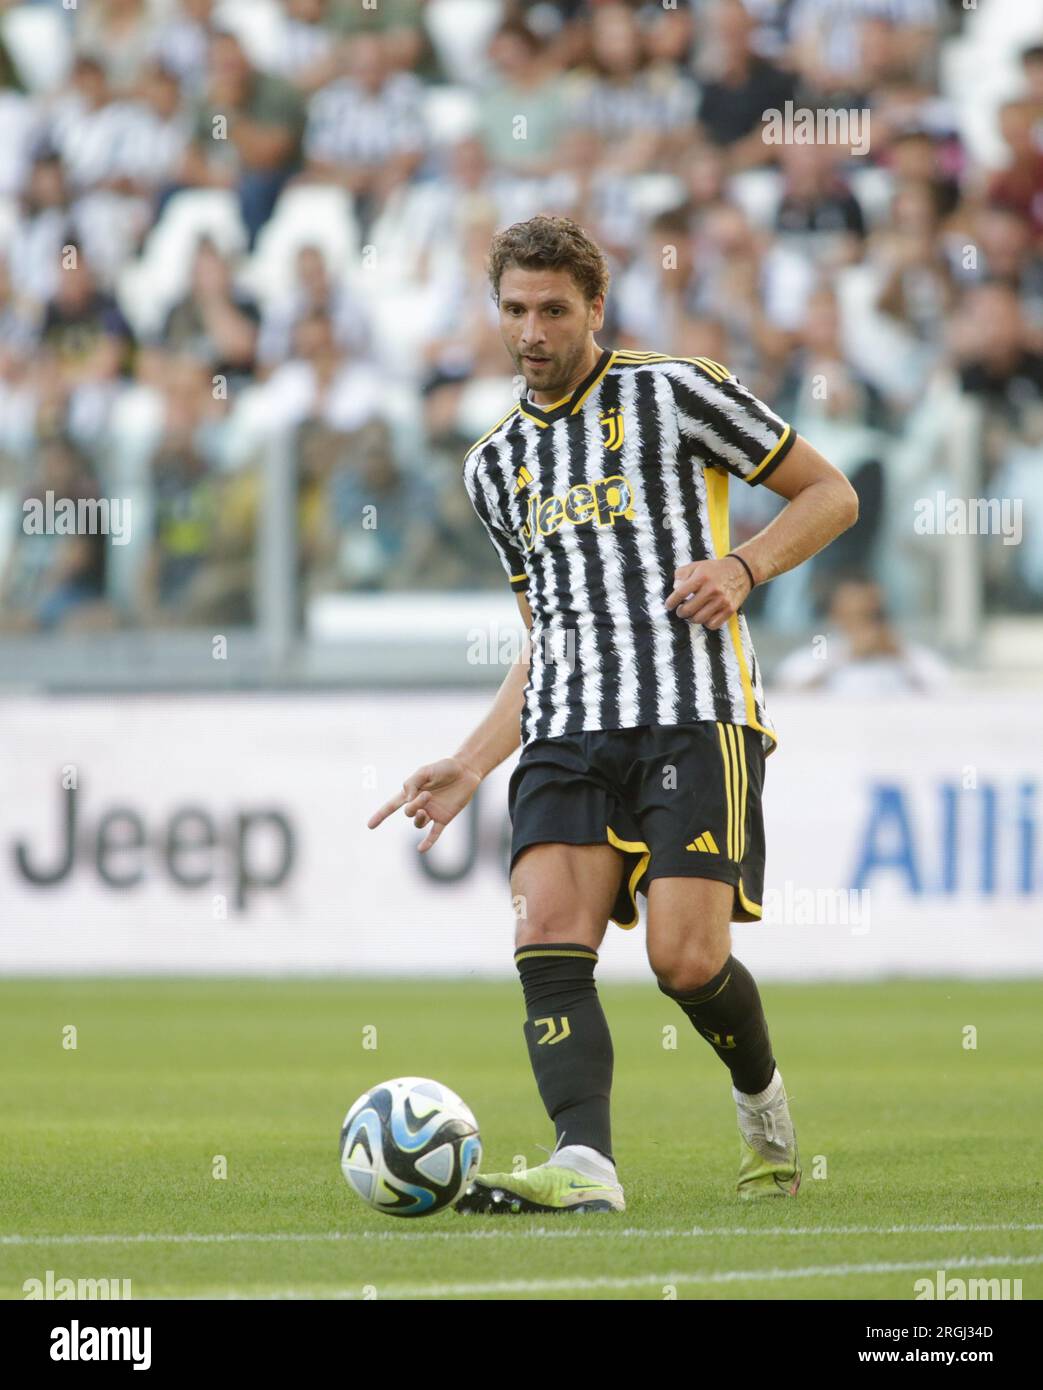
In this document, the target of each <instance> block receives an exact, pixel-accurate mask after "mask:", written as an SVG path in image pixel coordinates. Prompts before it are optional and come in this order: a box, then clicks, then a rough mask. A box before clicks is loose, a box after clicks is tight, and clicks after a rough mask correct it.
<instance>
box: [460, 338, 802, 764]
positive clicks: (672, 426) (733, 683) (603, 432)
mask: <svg viewBox="0 0 1043 1390" xmlns="http://www.w3.org/2000/svg"><path fill="white" fill-rule="evenodd" d="M795 437H796V436H795V434H794V432H793V430H792V428H791V427H790V426H789V425H787V424H786V423H785V422H784V421H783V420H781V419H779V417H778V416H777V415H776V414H775V413H774V412H773V411H771V410H770V409H769V408H768V407H767V406H766V405H764V404H763V402H761V401H759V400H758V399H757V398H756V397H755V396H753V395H752V394H751V393H750V392H749V391H747V389H746V388H745V387H744V386H743V385H741V383H740V382H738V381H737V380H736V379H735V377H733V376H732V375H731V373H730V372H729V371H728V370H727V368H726V367H722V366H721V365H720V364H719V363H717V362H713V361H711V360H710V359H708V358H687V357H670V356H667V355H665V354H662V353H653V352H628V351H616V352H611V351H609V350H608V349H606V350H605V351H603V352H602V353H601V356H600V358H599V359H598V362H597V365H596V366H595V368H594V370H593V371H592V372H591V373H590V375H589V376H588V377H587V378H586V380H584V381H582V382H580V384H579V385H578V386H577V387H576V389H575V390H574V391H573V392H572V393H571V394H570V395H569V396H568V397H566V398H564V399H562V400H560V401H557V402H555V403H554V404H553V405H549V406H542V407H541V406H538V405H536V404H534V403H533V402H532V401H531V400H528V399H524V400H520V401H518V402H517V403H516V404H515V405H514V407H513V408H512V409H511V410H510V411H509V412H508V413H507V414H506V415H505V416H504V417H503V419H502V420H501V421H500V422H499V423H498V424H497V425H495V426H494V427H493V429H491V430H490V431H489V432H488V434H486V435H483V437H482V438H481V439H479V440H478V442H477V443H476V444H474V445H472V446H471V448H470V449H469V450H468V452H467V454H466V455H465V456H464V464H463V477H464V484H465V486H466V488H467V492H468V495H469V496H470V498H471V502H472V504H473V506H474V508H475V511H476V512H477V513H478V515H479V517H480V518H481V520H482V522H483V523H484V524H485V527H486V529H487V530H488V532H489V535H490V537H491V539H492V542H493V545H494V546H495V547H496V550H497V552H498V554H499V556H500V560H501V562H502V563H503V566H504V569H505V570H506V571H507V574H508V575H509V576H510V582H511V587H512V588H514V589H520V590H524V591H525V593H526V596H527V599H528V602H529V607H530V609H531V612H532V619H533V621H532V634H531V655H530V664H529V682H528V685H527V687H526V691H525V702H524V706H523V709H522V718H521V741H522V746H523V747H524V746H525V745H526V744H527V743H529V742H530V741H531V740H532V739H535V738H554V737H556V736H558V735H561V734H567V733H576V732H578V731H580V730H589V729H605V730H608V729H627V728H633V727H636V726H638V725H643V724H680V723H687V722H690V721H692V720H704V719H709V720H721V721H723V722H726V723H733V724H748V725H750V726H751V727H752V728H754V729H758V730H759V731H760V733H761V734H762V737H763V743H764V748H765V752H766V753H771V752H772V751H773V750H774V748H775V745H776V742H777V739H776V735H775V730H774V726H773V725H772V723H771V721H770V719H769V717H768V713H767V710H766V708H765V704H764V691H763V687H762V684H761V674H760V668H759V666H758V663H757V657H756V655H755V653H754V650H753V643H752V642H751V640H750V634H749V630H748V628H747V624H746V619H745V617H744V616H743V615H742V614H741V613H740V614H736V615H734V616H733V617H732V618H731V619H730V620H729V622H728V623H727V624H726V625H725V626H724V627H723V628H720V629H719V630H718V631H716V632H713V631H710V630H708V629H707V628H704V627H702V626H700V625H698V624H695V623H692V622H689V621H687V620H685V619H684V618H678V617H677V616H676V614H675V613H673V612H670V611H668V610H667V608H666V599H667V597H668V595H669V594H670V592H671V591H672V589H673V587H674V571H675V569H677V568H678V567H679V566H680V565H684V564H688V563H689V562H691V561H693V560H707V559H712V558H714V557H715V556H721V555H725V554H727V552H728V550H729V548H730V542H729V539H728V479H729V474H734V475H735V476H736V477H738V478H741V479H742V480H743V481H744V482H746V483H759V482H762V481H763V480H764V479H765V478H766V477H768V475H769V474H770V473H771V472H772V470H773V469H774V468H776V467H777V466H778V464H779V463H780V462H781V461H782V459H783V458H784V457H785V456H786V454H787V453H788V452H789V450H790V448H791V447H792V445H793V442H794V439H795Z"/></svg>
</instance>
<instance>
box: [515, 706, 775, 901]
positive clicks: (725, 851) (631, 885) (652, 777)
mask: <svg viewBox="0 0 1043 1390" xmlns="http://www.w3.org/2000/svg"><path fill="white" fill-rule="evenodd" d="M763 788H764V746H763V744H762V742H761V735H760V734H759V733H758V731H757V730H756V729H751V728H749V727H748V726H747V725H745V724H724V723H721V722H719V721H715V720H712V719H711V720H702V721H700V722H698V723H689V724H646V725H642V726H641V727H639V728H635V729H611V730H594V731H591V732H584V733H576V734H563V735H561V736H560V737H558V738H538V739H533V740H532V742H531V743H529V744H527V745H526V747H525V748H524V749H523V750H522V755H521V757H520V758H519V759H518V765H517V766H516V767H515V769H514V772H513V773H512V774H511V781H510V788H509V790H508V793H507V810H508V814H509V815H510V818H511V868H512V869H513V868H514V865H515V861H516V860H517V858H518V856H519V855H520V854H521V852H522V850H524V849H528V847H529V846H530V845H537V844H546V843H548V842H551V843H557V844H566V845H594V844H604V843H606V842H607V843H609V844H612V845H615V846H616V848H617V849H619V850H621V851H622V852H623V855H624V857H625V860H626V864H625V869H624V873H623V879H622V883H621V885H620V890H619V895H618V897H617V898H616V902H615V904H614V906H613V909H612V912H611V914H610V916H611V919H612V921H613V922H616V923H617V924H618V925H619V926H621V927H633V926H636V925H637V920H638V909H637V894H638V893H644V894H646V895H647V893H648V885H649V883H650V882H651V881H652V879H654V878H715V879H720V880H721V881H722V882H724V883H731V884H732V885H734V888H735V897H734V902H733V908H732V921H733V922H755V921H757V920H758V919H759V918H760V915H761V900H762V896H763V887H764V823H763V821H762V818H761V794H762V791H763Z"/></svg>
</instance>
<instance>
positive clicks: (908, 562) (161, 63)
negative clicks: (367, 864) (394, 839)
mask: <svg viewBox="0 0 1043 1390" xmlns="http://www.w3.org/2000/svg"><path fill="white" fill-rule="evenodd" d="M0 8H2V13H0V129H2V130H3V133H4V138H3V141H2V144H0V586H2V587H0V623H2V624H3V625H4V626H5V627H6V628H7V629H8V630H11V629H15V630H18V631H22V632H27V631H53V630H58V629H60V630H63V631H67V630H71V629H78V630H84V629H111V628H114V627H124V626H134V625H136V624H137V625H148V626H150V627H164V626H180V625H189V624H202V623H206V624H212V623H221V624H228V623H236V622H250V621H251V620H252V618H253V616H254V590H255V573H256V567H257V565H258V564H263V563H264V556H263V553H262V552H261V546H262V541H261V535H262V527H261V512H262V494H263V490H264V487H265V479H266V477H267V476H270V474H266V472H265V468H264V465H263V460H264V457H265V451H266V450H268V449H270V448H271V447H272V441H273V440H285V441H288V447H287V448H286V449H285V451H284V453H283V454H282V455H281V457H282V458H283V459H284V464H283V466H285V467H291V468H293V469H294V470H295V475H296V478H295V492H294V495H295V496H296V499H297V548H298V580H299V585H300V589H301V593H302V595H303V596H304V600H305V602H306V601H307V598H308V596H311V595H315V594H328V593H331V592H336V591H374V590H393V589H400V590H408V589H413V588H423V589H425V590H436V591H437V590H445V591H453V590H467V589H470V588H476V587H490V588H500V587H502V586H503V575H502V572H501V570H500V567H499V563H498V561H497V560H496V557H495V555H494V554H493V552H492V550H491V548H490V546H489V544H488V541H487V538H486V536H485V534H484V532H483V531H482V528H481V527H480V525H479V524H478V522H477V521H476V519H475V518H474V517H473V515H472V514H471V510H470V506H469V504H468V501H467V498H466V496H465V493H464V490H463V487H462V485H461V482H460V463H461V459H462V455H463V452H464V451H465V450H466V449H467V447H468V446H469V445H470V444H471V443H473V442H474V440H475V439H477V438H478V437H479V436H480V435H481V434H483V433H484V432H485V430H486V429H488V428H489V427H490V426H491V425H492V424H493V423H494V422H495V421H496V420H497V419H499V418H500V416H501V415H502V414H503V413H504V411H505V410H506V409H507V408H508V407H509V405H510V401H511V398H512V394H511V393H512V381H511V377H510V363H509V359H508V358H507V356H506V353H505V351H504V349H503V346H502V343H501V341H500V337H499V333H498V329H497V315H496V309H495V306H494V304H493V303H492V301H491V299H490V294H489V287H488V284H487V281H486V277H485V272H484V259H485V254H486V250H487V247H488V243H489V240H490V237H491V236H492V234H493V232H494V231H495V230H496V229H497V228H499V227H501V226H503V225H506V224H508V223H510V222H513V221H517V220H520V219H523V218H526V217H529V216H531V215H533V214H534V213H537V212H560V213H566V214H568V215H570V216H572V217H574V218H576V219H577V220H578V221H580V222H581V223H582V224H583V225H584V226H585V227H586V229H587V230H588V231H589V232H591V233H592V234H593V235H594V236H595V237H596V238H597V239H598V240H599V242H600V243H601V244H602V246H603V247H604V248H605V250H606V253H607V254H608V256H609V258H610V265H611V269H612V276H613V280H612V286H611V289H610V295H609V301H608V312H607V319H606V325H605V330H604V332H603V333H602V334H600V335H599V338H600V341H601V343H602V345H603V346H609V347H636V348H640V349H652V350H657V351H669V352H674V353H678V354H684V355H704V356H708V357H712V358H715V359H718V360H720V361H722V362H724V363H726V364H727V365H728V366H729V367H730V368H731V369H732V370H733V371H734V372H735V373H736V375H738V376H739V377H740V378H741V379H742V380H743V381H744V382H745V383H746V384H747V385H748V386H749V387H750V388H751V389H752V390H754V391H755V392H756V393H757V394H758V395H760V396H762V397H764V398H765V399H766V400H768V401H769V402H771V403H772V404H773V406H774V407H775V408H776V409H777V410H778V411H779V412H780V413H781V414H783V415H784V416H785V417H786V418H788V419H789V420H791V421H792V423H793V425H794V427H795V428H796V429H797V430H798V431H800V432H801V433H802V434H804V435H806V436H807V437H808V438H809V439H810V440H811V441H812V442H813V443H814V444H815V445H816V446H817V447H818V448H819V449H820V450H821V451H822V452H823V453H824V454H825V455H826V456H827V457H828V458H829V459H830V460H831V461H832V462H834V463H835V464H836V465H837V466H838V467H840V468H841V469H843V470H844V472H845V473H846V474H847V475H848V476H849V477H850V478H851V480H852V482H853V483H854V485H855V486H856V488H857V490H858V492H859V494H860V497H861V517H860V521H859V523H858V525H857V526H856V527H855V528H854V529H853V530H852V531H850V532H848V533H847V534H846V535H845V536H844V537H842V538H841V539H840V540H839V541H838V542H837V543H836V544H835V545H834V546H832V547H831V548H829V550H828V551H827V552H825V553H824V554H823V555H822V556H820V557H817V558H816V560H815V561H814V562H813V563H812V564H810V565H809V566H806V567H804V571H803V572H802V573H800V575H799V576H786V577H785V581H781V580H780V581H776V583H775V584H773V585H770V586H765V588H764V589H763V590H761V589H758V590H757V591H755V594H754V596H753V599H752V600H751V603H750V608H751V610H752V611H754V612H755V613H757V612H758V611H759V612H760V616H761V617H762V619H763V621H764V622H766V623H769V624H772V625H774V626H775V627H776V628H777V629H778V630H779V631H781V632H793V633H796V632H798V631H801V630H803V629H806V627H807V625H808V624H809V623H811V622H813V621H814V619H815V618H816V616H818V615H819V614H821V613H822V612H823V611H824V606H825V605H827V604H828V603H830V602H831V597H835V595H836V593H837V590H838V587H839V585H840V583H841V582H842V581H845V580H846V581H847V582H848V583H850V582H851V579H852V577H854V578H855V579H859V578H861V579H863V580H875V581H877V583H878V584H879V585H880V586H881V588H880V590H879V591H872V592H875V593H877V597H876V598H872V599H871V605H873V604H876V605H878V604H879V593H881V592H882V593H883V594H886V595H887V597H888V599H889V600H890V602H891V603H892V604H893V605H899V606H901V608H902V610H903V611H905V612H922V613H929V612H930V611H931V606H932V604H933V603H935V602H936V600H937V595H936V593H935V592H934V582H935V580H934V570H933V569H932V567H931V565H930V564H929V563H928V564H926V566H925V564H924V563H923V558H922V557H923V552H924V551H925V549H926V550H927V551H929V549H930V547H929V545H926V546H925V543H924V541H923V538H917V537H916V536H915V535H914V532H913V522H912V517H913V503H914V501H915V499H917V498H920V497H924V496H928V497H931V496H934V495H935V492H936V491H937V490H938V489H944V488H946V486H947V485H949V486H950V487H951V486H952V485H953V475H952V474H951V473H950V472H949V470H948V461H949V458H950V455H951V451H952V449H953V447H954V440H953V421H954V420H964V419H970V420H972V421H973V422H974V428H975V430H976V431H978V436H980V440H979V437H977V436H976V439H975V441H974V444H973V457H974V459H975V470H976V477H975V478H974V479H973V480H972V484H971V486H972V487H973V488H974V489H977V492H976V493H973V492H972V495H979V496H984V497H1011V498H1013V497H1016V498H1021V499H1024V517H1025V521H1024V538H1023V540H1022V542H1021V544H1020V545H1012V546H1003V545H1001V544H997V545H992V546H990V547H989V550H988V555H989V559H988V563H987V565H986V569H985V573H984V576H983V583H984V585H985V600H986V606H987V608H988V609H989V610H991V611H994V612H996V611H1001V612H1028V611H1032V610H1038V609H1039V607H1040V604H1041V600H1043V529H1041V526H1040V519H1041V518H1043V258H1041V248H1043V23H1040V22H1039V21H1040V20H1041V19H1043V15H1041V14H1040V12H1039V6H1038V5H1037V4H1036V3H1035V0H1033V2H1032V3H1027V4H1025V5H1021V4H1020V3H1019V4H1013V3H1010V0H980V3H978V4H977V5H971V6H965V5H964V4H963V3H962V0H955V3H944V0H745V3H742V0H705V2H700V0H692V3H686V0H676V4H675V3H672V2H671V0H662V3H651V2H647V3H635V4H628V3H621V0H607V2H606V3H595V0H540V3H537V4H526V3H523V0H79V2H78V3H77V4H73V5H71V6H69V7H68V8H66V7H64V6H63V4H62V3H61V0H53V2H52V0H44V2H43V3H35V4H33V3H21V4H11V3H7V4H3V3H2V0H0ZM1032 12H1035V14H1034V17H1033V14H1032ZM787 102H793V103H794V109H797V108H816V109H818V108H832V109H834V110H853V111H863V112H868V113H869V118H870V127H869V129H870V140H869V146H868V150H867V152H865V153H863V154H856V153H853V152H852V149H851V148H850V146H845V145H844V144H841V143H812V144H801V143H796V142H794V143H788V144H770V143H767V142H766V141H765V139H764V137H763V124H764V113H765V111H766V110H769V109H777V110H779V111H784V110H785V109H786V103H787ZM853 143H854V142H853V141H852V144H853ZM968 402H969V403H970V404H971V405H972V406H973V407H974V409H973V412H972V413H971V415H969V416H967V415H960V414H959V412H958V411H957V409H956V406H957V404H964V405H965V404H967V403H968ZM957 442H958V441H957ZM962 486H964V487H965V486H966V479H964V483H963V485H962ZM48 490H53V491H54V493H55V495H56V496H60V497H69V498H89V497H102V496H105V497H126V498H129V499H131V500H132V502H133V508H134V510H133V517H134V525H133V534H132V539H131V542H130V544H128V545H126V546H122V547H120V546H115V545H113V544H112V543H111V541H107V540H106V539H105V538H104V537H103V536H90V535H71V536H65V535H39V536H38V535H26V534H25V531H24V529H23V526H22V504H23V501H24V500H25V499H26V498H28V497H43V496H44V495H45V494H46V492H47V491H48ZM732 495H733V543H738V541H739V540H741V539H743V538H745V537H746V536H747V535H750V534H752V533H753V532H755V531H756V530H758V529H760V527H762V526H763V525H764V524H765V522H766V521H767V520H769V519H770V517H771V516H772V515H774V514H775V511H776V510H777V509H778V508H779V507H780V506H781V505H782V504H781V501H780V500H779V499H778V498H775V497H774V496H773V495H772V494H770V493H768V492H767V491H766V490H763V489H741V488H739V487H737V486H736V487H733V489H732ZM374 508H375V509H376V510H375V512H374V511H373V509H374ZM371 517H375V518H376V523H375V524H369V523H368V521H367V518H371ZM918 539H919V541H920V549H919V551H917V550H916V542H917V540H918ZM847 594H848V598H847V600H845V601H846V602H848V603H849V604H850V603H854V604H855V606H856V607H857V606H858V600H857V599H856V597H854V596H853V591H851V590H848V591H847Z"/></svg>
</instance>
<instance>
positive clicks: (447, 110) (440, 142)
mask: <svg viewBox="0 0 1043 1390" xmlns="http://www.w3.org/2000/svg"><path fill="white" fill-rule="evenodd" d="M423 100H424V126H425V128H426V130H427V135H428V138H429V139H430V141H431V143H432V144H433V145H436V146H445V145H452V144H453V143H455V141H457V140H463V139H464V138H465V137H466V136H468V135H471V134H473V132H474V129H475V125H476V123H477V120H478V102H477V101H476V99H475V96H474V93H473V92H467V91H464V89H463V88H462V87H428V88H426V89H425V91H424V98H423Z"/></svg>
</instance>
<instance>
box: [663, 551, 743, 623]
mask: <svg viewBox="0 0 1043 1390" xmlns="http://www.w3.org/2000/svg"><path fill="white" fill-rule="evenodd" d="M749 592H750V579H749V575H748V574H747V573H746V571H745V570H744V569H743V567H742V565H740V564H739V562H738V560H733V559H729V558H728V557H724V558H722V559H720V560H693V561H692V563H691V564H690V565H682V566H681V567H680V569H676V570H674V588H673V591H672V592H671V594H670V596H669V598H668V599H667V600H666V606H667V609H670V610H673V611H674V612H675V613H676V614H677V616H678V617H679V618H685V619H687V620H688V621H689V622H693V623H699V624H700V625H701V626H702V627H708V628H709V629H710V630H711V631H713V632H716V630H717V629H718V628H721V627H724V625H725V623H726V622H727V621H728V619H729V618H731V617H732V615H733V614H735V613H737V612H738V611H739V608H740V607H741V606H742V604H743V602H744V601H745V599H746V595H747V594H748V593H749Z"/></svg>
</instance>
